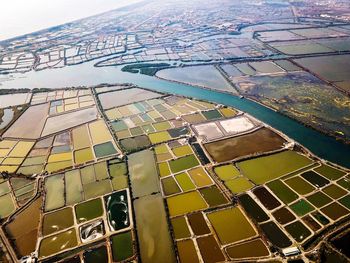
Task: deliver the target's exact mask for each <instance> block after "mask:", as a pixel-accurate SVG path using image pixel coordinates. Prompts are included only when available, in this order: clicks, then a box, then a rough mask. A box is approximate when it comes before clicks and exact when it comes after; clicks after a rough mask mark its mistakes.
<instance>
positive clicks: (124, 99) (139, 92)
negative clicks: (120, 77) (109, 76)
mask: <svg viewBox="0 0 350 263" xmlns="http://www.w3.org/2000/svg"><path fill="white" fill-rule="evenodd" d="M158 97H160V94H158V93H154V92H151V91H147V90H143V89H138V88H131V89H126V90H121V91H114V92H109V93H101V94H100V95H98V99H99V100H100V101H101V104H102V108H103V109H110V108H113V107H118V106H122V105H126V104H130V103H133V102H138V101H143V100H147V99H153V98H158Z"/></svg>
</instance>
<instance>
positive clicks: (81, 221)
mask: <svg viewBox="0 0 350 263" xmlns="http://www.w3.org/2000/svg"><path fill="white" fill-rule="evenodd" d="M253 65H254V66H255V67H256V68H257V69H258V68H259V66H262V65H260V64H252V66H253ZM277 65H280V66H282V65H283V66H285V67H288V68H289V70H295V69H296V70H298V69H299V68H297V67H296V66H295V65H294V64H291V63H290V62H287V61H283V62H280V64H266V65H265V66H267V67H268V69H267V70H268V71H270V70H276V71H279V70H280V68H279V66H277ZM246 66H247V65H246ZM246 66H244V65H242V66H241V67H242V69H243V68H244V67H246ZM249 68H250V66H249V67H247V68H246V69H249ZM262 68H265V67H264V66H262ZM225 70H229V68H228V67H226V68H225ZM231 70H232V68H231ZM237 70H238V69H237ZM260 70H263V69H260ZM129 91H130V94H131V95H130V94H129V93H128V92H129ZM0 101H1V96H0ZM20 105H22V104H20ZM71 105H74V106H71ZM23 107H24V108H23V109H25V110H24V112H23V113H22V115H21V116H19V117H17V119H16V120H14V122H13V124H12V125H11V126H10V127H7V128H6V129H5V132H4V133H3V135H2V138H1V141H0V155H1V156H0V161H1V164H0V171H1V178H0V219H1V223H2V225H1V232H2V233H3V236H4V238H6V240H7V241H6V244H7V245H6V252H7V253H8V255H9V256H10V257H13V259H14V260H19V259H21V258H23V257H25V256H30V257H32V258H37V259H38V261H39V262H82V261H83V262H139V261H142V262H146V263H148V262H149V263H153V262H170V263H171V262H182V263H195V262H204V263H207V262H231V261H234V262H242V261H246V260H251V261H262V262H266V260H274V261H275V262H282V260H283V259H284V258H285V257H286V255H288V253H289V252H288V251H294V252H293V253H295V254H294V255H300V256H302V257H306V256H308V249H309V247H310V246H311V245H317V244H318V243H317V242H318V239H317V238H318V237H319V236H320V235H321V234H322V233H325V232H327V231H328V230H330V228H331V226H332V225H334V224H341V223H343V222H345V221H346V220H347V219H348V218H349V215H350V202H349V200H350V174H349V170H347V169H345V168H342V167H339V166H335V165H333V164H331V163H327V162H326V161H324V160H320V159H318V158H317V157H316V156H314V155H312V154H311V153H310V152H308V150H307V149H304V148H303V146H301V145H299V144H297V143H296V142H294V141H293V140H291V139H290V138H288V137H287V136H285V135H284V134H282V133H280V132H279V131H276V130H274V129H273V128H272V127H269V126H267V125H266V124H264V123H262V122H260V121H259V120H257V119H255V118H253V117H252V116H250V115H248V114H246V113H244V112H241V111H239V110H237V109H234V108H231V107H227V106H224V105H216V104H213V103H210V102H206V101H200V100H195V99H191V98H185V97H179V96H174V95H165V94H161V93H157V92H154V91H150V90H147V89H143V88H140V87H135V86H128V85H120V86H114V87H102V88H101V87H98V88H95V87H92V88H88V89H72V90H57V91H52V92H48V93H33V94H31V99H30V100H29V101H28V102H27V103H25V104H24V106H23ZM23 116H25V118H24V117H23ZM28 121H36V125H35V126H34V125H33V126H31V123H27V122H28ZM27 126H29V127H27ZM34 128H35V129H34ZM18 129H19V130H18ZM29 132H30V133H29ZM334 242H336V241H334ZM338 243H339V241H338ZM338 243H337V244H338ZM340 243H341V242H340ZM340 245H341V244H340ZM340 245H339V246H340Z"/></svg>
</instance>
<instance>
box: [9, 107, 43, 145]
mask: <svg viewBox="0 0 350 263" xmlns="http://www.w3.org/2000/svg"><path fill="white" fill-rule="evenodd" d="M47 112H48V104H41V105H36V106H31V107H29V108H28V109H27V110H26V111H25V112H24V113H23V114H22V115H21V116H20V117H19V118H18V119H17V120H16V122H15V123H14V124H13V125H11V127H10V128H9V129H8V130H7V131H6V132H5V133H4V134H3V137H5V138H6V137H10V138H23V139H38V138H40V136H41V132H42V130H43V128H44V125H45V121H46V118H47V114H48V113H47Z"/></svg>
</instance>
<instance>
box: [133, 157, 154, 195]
mask: <svg viewBox="0 0 350 263" xmlns="http://www.w3.org/2000/svg"><path fill="white" fill-rule="evenodd" d="M128 164H129V173H130V181H131V185H132V192H133V197H142V196H146V195H149V194H151V193H156V192H159V185H158V174H157V170H156V166H155V160H154V156H153V152H151V151H149V150H146V151H142V152H138V153H134V154H131V155H130V156H129V161H128Z"/></svg>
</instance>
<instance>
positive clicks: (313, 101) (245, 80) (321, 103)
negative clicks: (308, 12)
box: [232, 58, 350, 138]
mask: <svg viewBox="0 0 350 263" xmlns="http://www.w3.org/2000/svg"><path fill="white" fill-rule="evenodd" d="M305 60H306V61H307V59H305ZM302 61H303V60H301V61H300V65H303V63H302ZM310 61H312V58H310ZM327 61H328V60H327ZM324 64H327V63H322V62H321V61H319V62H315V65H324ZM303 66H304V67H307V64H306V62H305V63H304V65H303ZM338 67H341V68H344V69H346V68H347V67H346V66H345V65H344V66H340V65H338V66H336V65H333V66H332V68H333V69H334V68H338ZM310 70H312V69H311V67H310ZM315 70H317V68H315ZM327 72H329V71H327ZM339 74H340V73H339ZM344 74H345V73H344ZM318 75H321V73H318ZM321 77H322V76H321ZM344 78H345V77H344ZM232 81H233V82H234V83H235V85H236V87H237V88H238V90H239V91H240V94H242V95H243V96H247V97H249V98H251V99H254V100H256V101H259V102H261V103H263V104H265V105H267V106H270V107H272V108H273V109H276V110H278V111H280V112H282V113H284V114H286V115H288V116H290V117H292V118H295V119H297V120H299V121H301V122H302V123H305V124H307V125H310V126H312V127H314V128H317V129H319V130H322V131H325V132H329V133H332V134H333V135H336V132H342V133H344V136H345V137H346V138H347V137H348V136H349V134H350V128H349V127H350V123H349V120H348V118H347V116H348V115H349V114H350V112H349V114H348V113H347V111H349V106H348V105H349V98H348V97H347V96H346V94H343V93H342V92H341V91H338V90H337V89H335V88H334V87H332V86H330V85H328V84H327V83H325V82H323V81H321V80H320V79H318V78H316V77H315V76H313V75H311V74H310V73H307V72H289V73H284V74H277V75H273V74H268V75H259V74H258V75H254V76H244V77H240V78H235V79H232Z"/></svg>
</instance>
